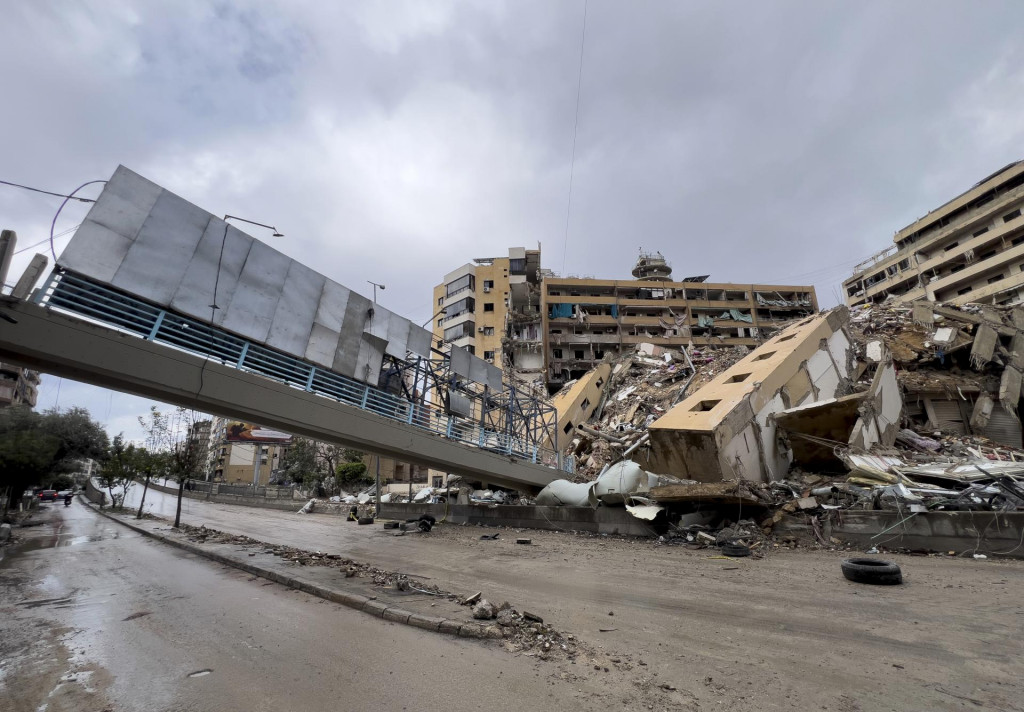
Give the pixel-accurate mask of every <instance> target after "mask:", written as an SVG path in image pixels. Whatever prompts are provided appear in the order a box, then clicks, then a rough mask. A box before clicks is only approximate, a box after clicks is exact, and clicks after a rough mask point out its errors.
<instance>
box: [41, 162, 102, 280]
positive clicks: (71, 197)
mask: <svg viewBox="0 0 1024 712" xmlns="http://www.w3.org/2000/svg"><path fill="white" fill-rule="evenodd" d="M106 182H107V181H105V180H91V181H87V182H85V183H82V185H80V186H78V187H77V188H75V189H74V190H73V191H71V194H70V195H66V196H64V202H62V203H61V204H60V207H59V208H57V212H56V213H54V216H53V222H51V223H50V254H51V255H53V261H54V262H56V261H57V250H56V248H55V247H54V246H53V239H54V234H53V231H54V229H55V228H56V227H57V218H58V217H60V211H61V210H63V209H64V206H65V205H67V204H68V201H69V200H82V201H83V202H85V199H84V198H77V197H75V193H77V192H78V191H80V190H81V189H82V188H84V187H86V186H87V185H93V184H94V183H104V184H105V183H106ZM88 202H90V203H95V202H96V201H95V200H89V201H88Z"/></svg>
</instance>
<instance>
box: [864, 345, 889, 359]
mask: <svg viewBox="0 0 1024 712" xmlns="http://www.w3.org/2000/svg"><path fill="white" fill-rule="evenodd" d="M864 350H865V355H866V356H867V359H868V361H871V362H872V363H878V362H879V361H881V360H882V355H883V353H884V347H883V345H882V342H881V341H869V342H868V343H867V345H866V346H865V347H864Z"/></svg>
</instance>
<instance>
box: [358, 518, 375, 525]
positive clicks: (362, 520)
mask: <svg viewBox="0 0 1024 712" xmlns="http://www.w3.org/2000/svg"><path fill="white" fill-rule="evenodd" d="M359 523H360V524H373V517H359Z"/></svg>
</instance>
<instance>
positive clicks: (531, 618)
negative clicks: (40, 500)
mask: <svg viewBox="0 0 1024 712" xmlns="http://www.w3.org/2000/svg"><path fill="white" fill-rule="evenodd" d="M523 618H524V619H525V620H528V621H532V622H534V623H543V622H544V619H543V618H541V617H540V616H538V615H537V614H536V613H530V612H529V611H523Z"/></svg>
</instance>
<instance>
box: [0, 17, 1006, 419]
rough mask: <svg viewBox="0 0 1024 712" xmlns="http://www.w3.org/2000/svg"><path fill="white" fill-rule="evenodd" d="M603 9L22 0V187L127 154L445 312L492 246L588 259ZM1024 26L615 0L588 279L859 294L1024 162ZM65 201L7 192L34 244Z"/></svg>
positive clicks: (15, 219) (419, 312)
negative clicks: (446, 282)
mask: <svg viewBox="0 0 1024 712" xmlns="http://www.w3.org/2000/svg"><path fill="white" fill-rule="evenodd" d="M582 15H583V3H582V2H564V3H551V2H540V1H539V0H537V1H533V2H518V1H517V2H506V3H487V4H479V3H468V2H465V3H462V2H445V3H431V4H422V3H415V2H409V3H388V4H386V5H385V4H360V3H339V4H331V3H312V2H301V3H294V2H284V1H283V0H282V1H280V2H267V3H260V4H258V5H257V4H250V3H238V2H200V1H199V0H191V1H189V2H181V3H173V4H171V5H168V6H166V7H165V6H162V5H160V4H158V3H147V2H142V1H141V0H134V1H133V0H122V1H121V2H113V1H112V2H110V3H104V4H102V5H92V6H83V5H81V4H80V3H73V2H70V1H69V2H63V3H61V2H57V3H46V4H40V3H19V4H16V5H14V6H13V8H11V9H8V12H7V17H6V18H5V19H6V21H5V23H4V24H3V25H2V26H0V42H3V44H4V46H5V48H7V50H8V53H7V56H8V57H9V60H8V62H7V65H6V72H5V74H6V77H7V79H8V86H6V87H5V100H6V104H7V106H8V107H12V108H8V110H7V111H6V114H5V132H4V134H3V136H2V137H0V141H2V142H3V148H4V151H3V155H4V157H5V159H6V160H5V161H4V166H5V169H4V171H3V175H2V176H0V177H3V178H5V179H9V180H18V181H20V182H27V183H32V184H37V185H42V186H46V187H55V188H58V189H70V188H72V187H74V186H75V185H77V184H78V183H80V182H83V181H85V180H88V179H90V178H96V177H99V178H104V177H107V176H109V174H110V173H111V172H112V171H113V168H114V167H115V166H116V165H117V164H118V163H124V164H125V165H128V166H129V167H131V168H133V169H135V170H138V171H140V172H141V173H143V174H144V175H147V176H148V177H150V178H152V179H153V180H156V181H157V182H159V183H161V184H163V185H165V186H166V187H168V188H169V189H172V190H175V191H177V192H179V193H180V194H182V195H183V196H184V197H186V198H188V199H189V200H192V201H193V202H196V203H198V204H199V205H201V206H203V207H205V208H207V209H209V210H211V211H213V212H217V213H231V214H237V215H244V216H248V217H252V218H253V219H256V220H260V221H261V222H263V221H267V222H272V223H274V224H277V225H278V227H280V228H281V229H282V230H283V231H284V232H285V234H286V236H287V237H286V238H284V239H283V240H279V241H278V242H277V243H276V244H277V245H278V246H279V247H280V248H281V249H283V250H284V251H286V252H287V253H288V254H290V255H292V256H294V257H296V258H298V259H301V260H303V261H304V262H306V263H307V264H310V265H312V266H314V267H316V268H317V269H318V270H320V271H322V272H325V273H327V274H328V275H330V276H331V277H333V278H335V279H337V280H339V281H342V282H344V283H347V284H350V285H351V286H352V287H354V288H356V289H362V288H363V287H364V286H365V287H367V290H366V291H368V285H365V279H367V278H372V279H374V280H376V281H381V282H384V283H386V284H387V285H388V289H387V291H386V293H385V294H384V295H382V301H383V302H384V303H385V304H386V305H388V306H389V307H391V308H394V309H397V310H399V311H403V312H405V313H406V314H407V315H408V316H409V317H410V318H413V319H416V320H418V321H423V320H425V319H426V318H427V317H429V316H430V313H431V312H430V288H431V286H432V285H433V284H434V282H435V281H437V280H439V279H440V277H441V275H443V274H444V273H445V272H447V271H449V270H451V269H453V268H454V267H455V266H457V265H458V264H461V263H462V262H465V261H468V260H469V259H471V258H473V257H479V256H489V255H496V254H502V253H503V252H504V250H505V248H507V247H508V246H510V245H530V246H532V245H535V244H536V243H537V242H542V243H543V248H544V255H545V257H544V263H545V266H547V267H553V268H555V269H556V270H558V269H561V268H562V254H563V238H564V235H565V215H566V197H567V196H566V193H567V189H568V183H569V163H570V161H569V157H570V150H571V146H572V130H573V115H574V110H575V102H576V79H577V68H578V64H577V62H578V59H579V38H580V23H581V20H582ZM1021 26H1024V6H1022V5H1021V4H1020V3H1019V2H1015V1H1012V0H1010V1H1004V2H999V1H991V2H986V3H983V4H966V3H960V2H957V3H954V2H934V1H930V0H928V1H925V0H922V1H918V2H902V3H844V4H840V3H807V2H774V3H738V2H736V3H733V2H724V3H723V2H688V3H665V2H654V1H653V0H651V1H647V2H635V3H619V2H611V1H610V0H591V2H590V3H589V6H588V19H587V42H586V48H585V54H584V68H583V82H582V92H581V106H580V116H579V135H578V141H577V147H576V166H575V176H574V187H573V201H572V212H571V220H570V226H569V241H568V249H567V250H566V260H565V271H566V272H571V273H577V274H592V275H601V276H608V277H620V278H621V277H626V276H627V275H628V271H629V268H630V266H631V263H632V260H633V258H634V257H635V253H636V250H637V248H638V247H640V246H643V247H644V248H647V249H660V250H661V251H662V252H663V253H664V254H665V255H666V256H667V257H668V258H669V259H670V260H672V262H673V263H674V265H675V267H676V271H677V274H678V275H680V276H684V275H687V274H703V273H710V274H711V275H712V276H713V278H714V279H717V280H723V281H737V282H752V281H772V280H791V281H810V282H813V283H814V284H816V286H817V288H818V291H819V296H820V298H821V300H822V301H823V302H824V303H826V304H827V303H830V302H832V301H834V299H835V298H834V297H833V296H832V295H833V289H834V286H835V285H836V284H837V283H838V282H839V281H840V280H841V279H842V278H843V277H844V276H846V274H847V273H848V271H849V269H850V268H851V267H852V265H853V263H854V262H856V261H858V260H859V259H861V258H864V257H866V256H868V255H869V254H870V253H872V252H874V251H877V250H880V249H882V248H883V247H885V246H886V245H887V244H888V243H889V240H890V238H891V235H892V233H893V231H895V230H896V229H898V228H900V227H902V226H903V225H905V224H907V223H908V222H910V221H912V220H913V219H915V218H916V217H918V216H919V215H921V214H923V213H924V212H926V211H927V210H929V209H931V208H933V207H935V206H936V205H938V204H939V203H941V202H942V201H944V200H946V199H948V198H949V197H951V196H952V195H953V194H955V193H957V192H959V191H961V190H963V189H965V188H966V187H968V186H969V185H970V184H971V183H973V182H974V181H976V180H978V179H979V178H981V177H982V176H984V175H986V174H988V173H990V172H991V171H993V170H995V169H996V168H998V167H1000V166H1002V165H1003V164H1005V163H1008V162H1009V161H1011V160H1015V159H1017V158H1020V157H1021V155H1020V153H1021V149H1020V146H1021V139H1022V138H1024V119H1022V118H1021V117H1022V116H1024V103H1022V100H1021V99H1020V96H1022V95H1024V92H1022V91H1021V89H1022V88H1024V70H1021V69H1020V68H1021V67H1024V61H1022V60H1024V56H1022V55H1024V50H1022V48H1021V43H1020V41H1019V28H1020V27H1021ZM55 207H56V205H55V204H54V202H53V200H51V199H48V198H41V197H39V196H32V195H25V194H18V193H14V192H12V191H8V190H0V212H2V214H3V216H4V226H5V227H12V228H14V229H16V230H18V232H19V234H20V235H21V236H22V244H27V243H28V242H30V241H34V240H37V239H42V238H43V237H45V235H46V234H47V231H48V229H49V221H50V219H51V217H52V211H53V209H55ZM82 215H84V210H83V209H82V208H81V207H80V206H71V207H70V208H69V210H68V214H67V216H66V217H64V218H63V219H62V221H61V224H60V225H58V230H59V229H63V228H66V227H70V226H72V225H74V224H75V221H76V220H80V219H81V216H82ZM254 234H256V235H257V236H258V237H261V238H263V237H264V236H263V235H260V234H259V233H258V232H257V233H254ZM266 239H270V238H266ZM22 257H23V259H24V261H25V262H27V258H28V257H29V255H28V254H26V255H24V256H22ZM21 264H23V263H21ZM51 388H52V386H51V385H49V384H48V385H46V386H45V387H44V390H45V391H46V392H47V393H49V392H50V389H51ZM83 397H85V396H83ZM103 402H104V403H105V400H104V401H103Z"/></svg>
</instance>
